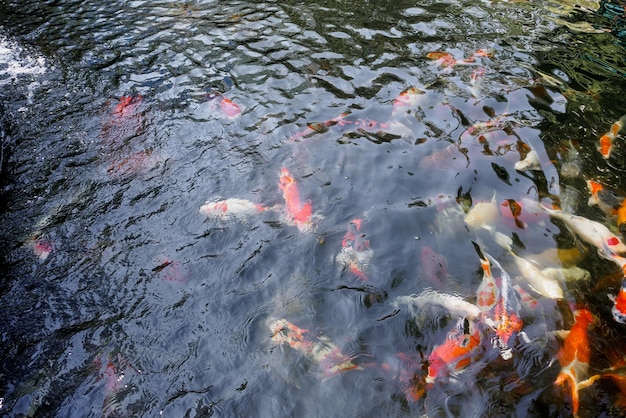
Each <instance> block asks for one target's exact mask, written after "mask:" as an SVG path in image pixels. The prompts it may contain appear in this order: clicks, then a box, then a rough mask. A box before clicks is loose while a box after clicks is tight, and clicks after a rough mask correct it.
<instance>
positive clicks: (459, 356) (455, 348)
mask: <svg viewBox="0 0 626 418" xmlns="http://www.w3.org/2000/svg"><path fill="white" fill-rule="evenodd" d="M465 325H467V320H466V319H465V318H461V319H460V320H459V324H458V325H457V326H456V327H455V328H453V329H452V330H450V332H448V335H447V336H446V341H445V342H444V343H443V344H441V345H438V346H436V347H435V348H434V349H433V350H432V351H431V352H430V355H429V356H428V376H427V377H426V383H428V384H432V383H435V381H436V380H437V379H440V378H442V377H445V376H448V375H449V374H450V373H452V372H456V371H459V370H461V369H463V368H465V367H467V366H469V365H470V364H471V362H472V360H474V358H475V357H476V355H477V353H476V350H475V349H476V347H478V346H479V344H480V332H479V331H478V330H477V329H474V328H473V327H472V326H471V324H470V325H469V326H467V327H466V326H465Z"/></svg>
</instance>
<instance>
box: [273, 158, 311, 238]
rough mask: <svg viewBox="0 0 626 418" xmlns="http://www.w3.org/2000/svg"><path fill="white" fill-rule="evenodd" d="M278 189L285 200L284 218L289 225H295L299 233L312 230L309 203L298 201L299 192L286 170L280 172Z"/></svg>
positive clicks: (294, 181)
mask: <svg viewBox="0 0 626 418" xmlns="http://www.w3.org/2000/svg"><path fill="white" fill-rule="evenodd" d="M278 187H279V188H280V190H281V191H282V192H283V198H284V199H285V217H286V219H287V222H288V223H289V224H292V225H295V226H297V227H298V229H299V230H300V231H301V232H308V231H310V230H311V229H312V228H313V210H312V206H311V202H310V201H306V202H302V200H300V191H299V190H298V185H297V183H296V180H295V179H294V178H293V176H292V175H291V173H290V172H289V170H288V169H287V168H284V167H283V168H282V169H281V170H280V179H279V181H278Z"/></svg>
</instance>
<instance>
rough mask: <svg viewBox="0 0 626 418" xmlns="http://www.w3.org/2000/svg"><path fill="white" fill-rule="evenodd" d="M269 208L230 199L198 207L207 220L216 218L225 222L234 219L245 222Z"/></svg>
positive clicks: (247, 201)
mask: <svg viewBox="0 0 626 418" xmlns="http://www.w3.org/2000/svg"><path fill="white" fill-rule="evenodd" d="M269 209H271V208H268V207H265V206H262V205H259V204H257V203H253V202H251V201H249V200H245V199H236V198H230V199H226V200H218V201H215V202H206V203H205V204H204V205H202V206H200V213H201V214H203V215H206V216H207V217H209V218H217V219H221V220H227V219H230V218H235V219H239V220H246V219H247V218H248V217H250V216H252V215H256V214H258V213H261V212H264V211H266V210H269Z"/></svg>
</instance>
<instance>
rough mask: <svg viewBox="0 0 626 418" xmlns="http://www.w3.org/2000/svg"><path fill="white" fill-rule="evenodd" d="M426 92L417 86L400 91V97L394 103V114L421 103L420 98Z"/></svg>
mask: <svg viewBox="0 0 626 418" xmlns="http://www.w3.org/2000/svg"><path fill="white" fill-rule="evenodd" d="M423 94H424V92H423V91H422V90H420V89H418V88H417V87H410V88H408V89H406V90H405V91H403V92H402V93H400V95H399V96H398V97H396V98H395V100H394V101H393V104H392V109H393V111H392V114H394V115H395V114H396V113H398V112H401V111H404V110H406V109H414V108H416V107H417V105H418V104H419V98H420V96H422V95H423Z"/></svg>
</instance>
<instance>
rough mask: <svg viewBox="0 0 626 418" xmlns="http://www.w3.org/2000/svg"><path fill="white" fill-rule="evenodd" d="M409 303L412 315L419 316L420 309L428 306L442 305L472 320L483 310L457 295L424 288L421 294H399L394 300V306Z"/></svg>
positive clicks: (451, 312)
mask: <svg viewBox="0 0 626 418" xmlns="http://www.w3.org/2000/svg"><path fill="white" fill-rule="evenodd" d="M399 305H407V306H408V307H409V312H410V313H411V315H412V316H417V314H418V312H419V310H420V309H422V308H424V307H426V306H428V305H435V306H440V307H442V308H444V309H445V310H447V311H448V312H449V313H450V314H451V315H453V316H458V317H461V318H467V319H468V320H470V321H473V320H475V319H478V317H479V316H480V314H481V310H480V309H479V308H478V306H476V305H474V304H473V303H470V302H467V301H465V300H463V299H462V298H461V297H459V296H456V295H449V294H447V293H440V292H437V291H435V290H424V291H423V292H422V293H420V294H419V295H410V296H399V297H397V298H396V299H395V300H394V301H393V306H394V307H396V308H397V307H398V306H399Z"/></svg>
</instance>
